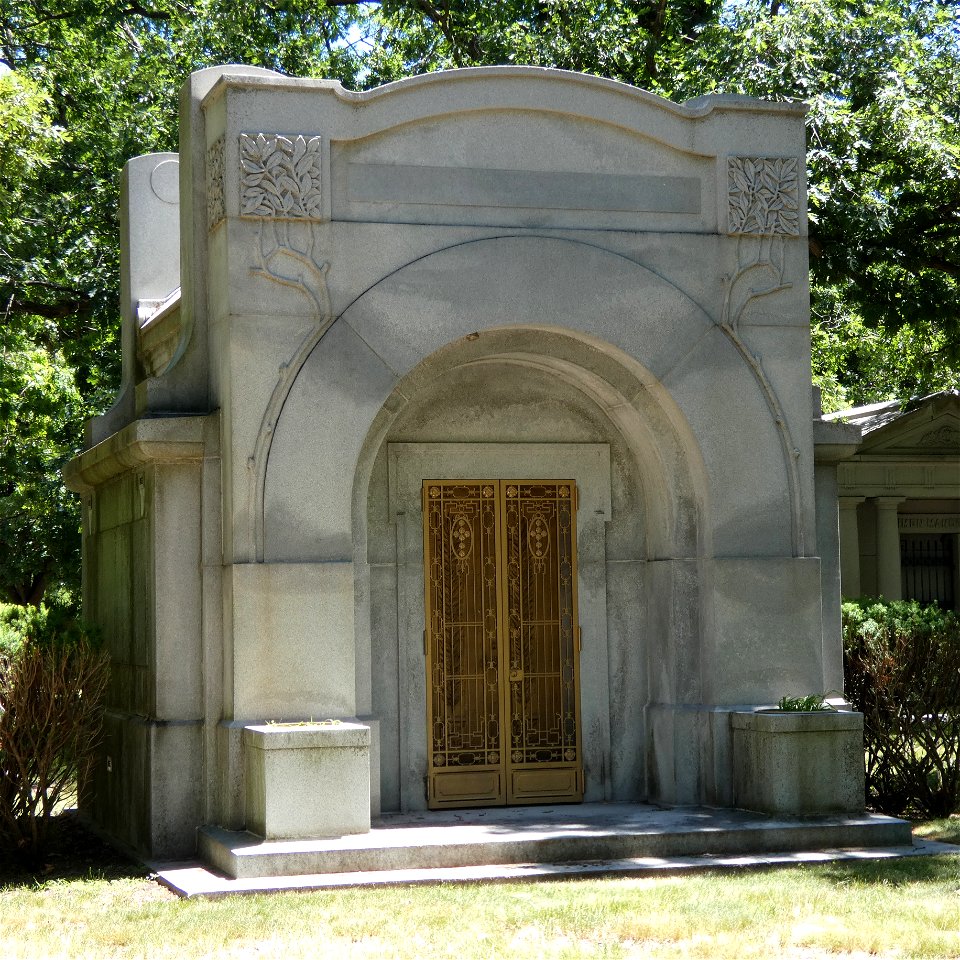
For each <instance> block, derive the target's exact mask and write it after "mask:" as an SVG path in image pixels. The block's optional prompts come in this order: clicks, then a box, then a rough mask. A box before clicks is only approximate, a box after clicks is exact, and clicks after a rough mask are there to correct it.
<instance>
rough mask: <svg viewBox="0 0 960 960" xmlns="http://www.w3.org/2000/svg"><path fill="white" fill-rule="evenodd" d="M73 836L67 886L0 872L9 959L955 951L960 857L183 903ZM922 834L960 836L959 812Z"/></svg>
mask: <svg viewBox="0 0 960 960" xmlns="http://www.w3.org/2000/svg"><path fill="white" fill-rule="evenodd" d="M70 823H71V821H70V820H69V818H68V819H67V820H66V825H68V826H69V825H70ZM72 830H73V832H71V833H69V834H68V835H67V838H68V839H70V840H71V844H70V846H69V849H70V850H71V851H72V859H70V858H69V857H65V858H64V860H63V861H62V862H60V861H56V860H54V861H53V862H51V864H49V867H50V869H51V870H52V871H53V872H54V873H55V875H59V876H60V877H61V879H57V880H52V879H47V880H44V879H42V878H40V879H39V880H38V879H31V878H24V877H18V876H14V875H12V874H9V873H8V874H7V875H6V877H5V878H4V876H3V874H2V870H0V958H3V960H36V958H38V957H42V958H44V960H59V958H69V960H134V958H135V960H207V958H217V960H223V958H227V960H272V958H276V960H316V958H327V957H334V958H340V957H344V958H350V960H352V958H358V960H361V958H362V960H368V958H369V960H374V958H376V960H380V958H387V960H389V958H395V960H414V958H415V960H425V958H430V960H433V958H455V960H475V958H476V960H486V958H496V960H503V958H514V957H516V958H531V960H534V958H535V960H541V958H544V960H553V958H568V957H604V958H635V957H651V958H663V960H674V958H681V957H682V958H688V960H689V958H727V957H729V958H737V960H751V958H764V960H770V958H774V960H775V958H781V960H814V958H816V960H821V958H831V960H865V958H867V957H869V958H872V960H876V958H890V960H893V958H897V960H901V958H923V960H936V958H956V957H958V956H960V851H958V854H957V855H953V856H937V857H914V858H910V859H903V860H896V861H887V862H865V863H843V864H832V865H829V864H828V865H820V866H813V867H798V868H791V869H782V870H772V871H765V872H764V871H753V872H751V871H742V872H737V873H730V872H716V873H704V874H697V875H688V876H683V877H643V878H631V879H608V880H571V881H563V882H549V883H526V884H502V885H497V884H486V885H485V884H472V885H449V886H436V887H407V888H389V889H360V890H340V891H335V892H317V893H302V894H278V895H266V896H238V897H226V898H223V899H219V900H180V899H178V898H177V897H176V896H175V895H174V894H172V893H170V892H169V891H168V890H166V889H165V888H163V887H161V886H160V885H159V884H157V883H155V882H154V881H152V880H150V879H149V878H147V877H145V876H144V875H143V874H142V873H141V872H140V871H138V869H137V868H136V867H134V866H132V865H131V864H129V863H126V862H124V861H122V860H119V859H118V858H117V857H116V856H115V855H113V854H111V853H110V851H108V850H105V849H104V848H103V847H102V846H100V845H98V844H96V843H95V842H94V841H93V839H92V838H90V837H89V835H86V834H84V832H82V831H79V829H78V828H77V826H76V824H75V823H74V824H73V828H72ZM917 833H918V834H923V835H925V836H930V837H933V838H938V839H951V838H953V839H955V840H958V841H960V818H947V819H945V820H942V821H932V822H930V823H929V824H926V825H924V826H923V827H922V828H920V829H918V830H917ZM85 838H86V839H85ZM85 842H86V846H84V843H85ZM98 855H99V856H100V858H101V859H100V861H99V863H98V860H97V856H98Z"/></svg>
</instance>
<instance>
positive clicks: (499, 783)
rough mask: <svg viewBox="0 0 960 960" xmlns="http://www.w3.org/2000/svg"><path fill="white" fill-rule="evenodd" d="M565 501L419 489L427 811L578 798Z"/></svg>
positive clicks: (519, 484)
mask: <svg viewBox="0 0 960 960" xmlns="http://www.w3.org/2000/svg"><path fill="white" fill-rule="evenodd" d="M576 496H577V495H576V486H575V484H574V483H573V481H571V480H549V481H544V480H531V481H527V480H428V481H425V482H424V485H423V518H424V521H423V545H424V550H423V556H424V581H425V588H426V631H425V635H424V647H425V652H426V656H427V683H428V690H427V738H428V743H429V747H430V749H429V770H428V801H429V805H430V806H431V807H434V808H436V807H466V806H494V805H498V804H523V803H556V802H562V801H567V802H578V801H580V800H582V799H583V772H582V769H583V768H582V762H581V745H580V680H579V647H580V643H579V640H580V630H579V626H578V620H577V579H576V576H577V564H576V560H577V551H576V513H575V512H576Z"/></svg>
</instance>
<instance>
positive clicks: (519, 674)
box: [510, 670, 523, 683]
mask: <svg viewBox="0 0 960 960" xmlns="http://www.w3.org/2000/svg"><path fill="white" fill-rule="evenodd" d="M522 679H523V671H522V670H511V671H510V682H511V683H519V682H520V681H521V680H522Z"/></svg>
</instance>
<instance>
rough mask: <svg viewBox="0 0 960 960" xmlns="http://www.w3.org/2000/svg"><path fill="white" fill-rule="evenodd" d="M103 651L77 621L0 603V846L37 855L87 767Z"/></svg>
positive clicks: (104, 671) (103, 672)
mask: <svg viewBox="0 0 960 960" xmlns="http://www.w3.org/2000/svg"><path fill="white" fill-rule="evenodd" d="M107 675H108V658H107V654H106V652H105V651H103V650H101V649H100V648H99V644H98V643H97V639H96V637H95V636H94V635H93V634H92V633H91V631H90V630H89V629H88V628H84V627H82V626H81V625H79V624H77V623H76V621H73V620H69V619H67V618H64V617H62V616H58V615H57V614H56V612H55V611H47V610H45V609H43V608H39V609H37V608H32V609H23V608H21V609H20V610H17V609H16V608H13V609H12V610H11V608H9V607H6V608H5V609H0V848H3V849H6V850H8V852H13V853H16V854H19V856H20V857H22V858H24V859H31V858H36V857H38V856H40V855H41V854H42V853H43V851H44V849H45V847H46V845H47V843H48V842H49V839H50V826H51V816H52V814H53V812H54V810H55V808H56V807H57V805H58V803H60V802H62V801H63V800H65V799H67V798H68V796H69V794H70V791H72V789H73V787H74V785H75V784H76V783H78V782H82V781H83V780H84V778H86V777H87V776H88V774H89V773H90V768H91V765H92V763H93V759H94V751H95V749H96V747H97V744H98V741H99V737H100V734H101V729H102V719H103V695H104V692H105V689H106V684H107Z"/></svg>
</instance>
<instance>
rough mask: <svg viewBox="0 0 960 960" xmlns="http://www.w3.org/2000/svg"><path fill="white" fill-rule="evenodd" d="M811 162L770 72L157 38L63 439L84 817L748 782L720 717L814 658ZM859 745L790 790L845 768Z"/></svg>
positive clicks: (824, 525)
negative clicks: (72, 528) (175, 75)
mask: <svg viewBox="0 0 960 960" xmlns="http://www.w3.org/2000/svg"><path fill="white" fill-rule="evenodd" d="M804 173H805V163H804V107H803V106H802V105H800V104H791V103H767V102H760V101H757V100H753V99H749V98H743V97H731V96H713V97H703V98H700V99H697V100H693V101H690V102H688V103H684V104H681V105H677V104H674V103H670V102H667V101H665V100H663V99H660V98H658V97H656V96H653V95H651V94H649V93H645V92H643V91H641V90H637V89H634V88H632V87H629V86H625V85H623V84H619V83H614V82H611V81H607V80H603V79H599V78H597V77H590V76H581V75H577V74H571V73H564V72H560V71H554V70H545V69H534V68H512V67H496V68H484V69H472V70H463V71H454V72H450V73H439V74H433V75H429V76H422V77H416V78H413V79H410V80H404V81H401V82H399V83H395V84H390V85H388V86H385V87H381V88H379V89H375V90H371V91H369V92H365V93H354V92H350V91H347V90H345V89H344V88H343V87H341V86H340V85H339V84H338V83H336V82H333V81H327V80H302V79H294V78H289V77H285V76H280V75H277V74H274V73H271V72H268V71H264V70H259V69H251V68H246V67H223V68H216V69H211V70H205V71H202V72H200V73H197V74H195V75H193V76H192V77H191V78H190V80H189V82H188V83H187V85H186V87H185V89H184V93H183V97H182V106H181V115H180V152H179V154H158V155H152V156H144V157H138V158H136V159H133V160H131V161H130V162H129V163H128V164H127V166H126V168H125V170H124V173H123V181H122V189H123V200H122V244H123V248H122V273H123V289H122V310H123V337H122V341H123V384H122V389H121V392H120V395H119V397H118V399H117V402H116V405H115V406H114V407H113V408H112V409H111V410H110V411H109V412H108V413H106V414H105V415H104V416H103V417H100V418H98V419H96V420H94V421H92V422H91V423H90V425H89V435H88V437H87V449H86V450H85V452H84V453H82V454H81V455H80V456H79V457H78V458H77V459H76V460H74V461H73V462H72V464H71V465H70V466H69V467H68V469H67V477H68V481H69V483H70V484H71V486H72V487H73V488H74V489H76V490H78V491H80V492H81V494H82V496H83V502H84V578H85V579H84V603H85V606H86V612H87V616H88V617H90V618H91V619H93V620H95V621H96V622H97V623H99V624H100V625H101V627H102V628H103V631H104V634H105V636H106V638H107V641H108V643H109V646H110V651H111V655H112V659H113V673H112V683H111V687H110V694H109V705H108V713H107V721H106V733H105V739H104V742H103V745H102V748H101V756H100V759H99V762H98V766H97V771H96V775H95V778H94V781H93V782H92V783H91V784H90V785H89V788H88V790H87V793H86V796H85V798H84V803H85V805H86V807H87V809H88V810H89V811H90V812H91V814H92V816H93V817H94V818H95V820H96V821H97V822H99V823H100V824H101V825H102V826H103V827H104V828H105V829H107V830H109V831H111V832H112V833H114V834H115V835H117V836H119V837H121V838H122V839H124V840H125V841H126V842H128V843H129V844H131V845H133V846H134V847H136V848H138V849H139V850H141V851H144V852H146V853H148V854H152V855H154V856H180V855H184V854H189V853H191V852H192V851H193V850H194V849H195V845H196V837H197V831H198V828H203V827H206V826H217V825H219V826H223V827H228V828H231V829H243V828H246V829H248V830H250V831H252V832H253V833H256V834H259V835H260V836H263V837H311V836H322V835H330V834H349V833H355V832H360V831H364V830H366V829H368V828H369V824H370V819H371V816H373V817H376V816H377V815H378V814H379V813H380V812H381V811H396V810H412V811H415V810H428V809H440V808H444V807H461V806H497V805H514V804H542V803H550V804H559V803H574V804H575V803H577V802H579V801H582V800H587V801H614V800H652V801H656V802H658V803H663V804H711V805H718V806H721V807H722V806H734V805H737V804H741V805H743V804H744V803H747V805H749V804H750V803H753V802H754V801H753V800H749V799H748V798H747V797H746V795H745V794H743V793H742V791H741V787H738V780H737V777H736V776H735V767H736V765H737V764H736V757H735V754H736V742H735V741H736V734H737V730H739V729H742V727H743V724H737V723H735V722H734V718H735V717H736V716H738V715H742V714H744V713H748V714H749V713H751V712H752V711H754V710H756V709H757V708H759V707H762V706H765V705H766V706H768V705H771V704H775V703H776V702H777V701H778V700H779V698H780V697H782V696H784V695H790V696H800V695H807V694H819V693H823V692H825V691H834V692H837V691H840V689H841V688H842V685H843V677H842V664H841V651H840V639H839V577H838V547H837V497H836V476H835V473H836V468H835V465H836V462H837V460H838V459H840V458H841V457H843V456H848V455H850V454H851V453H852V452H853V451H854V449H855V444H856V442H857V440H858V438H859V431H858V430H857V429H856V428H854V427H849V426H844V425H842V424H831V423H826V422H823V421H821V420H820V419H819V410H818V409H815V407H814V402H813V400H812V398H811V386H810V333H809V308H808V295H809V287H808V265H807V222H806V193H805V180H804ZM847 726H849V724H847ZM827 740H828V741H830V736H828V737H827ZM831 742H832V741H831ZM858 749H859V747H858V746H857V745H856V744H855V746H854V750H853V753H852V755H848V754H849V751H848V754H844V753H843V751H836V752H834V753H830V752H829V751H827V753H825V754H824V756H825V757H826V759H825V760H824V763H825V764H826V766H825V767H824V768H823V769H824V770H825V771H826V773H825V775H824V776H823V777H822V778H820V779H819V780H818V782H814V783H807V784H805V785H804V789H805V790H808V791H809V794H808V796H807V799H806V801H805V806H803V808H802V810H803V812H814V813H816V812H825V811H831V810H836V809H845V810H856V809H857V808H858V805H859V809H861V810H862V763H861V761H862V754H861V755H860V756H859V757H858V756H857V751H858ZM858 767H859V777H860V780H859V781H858V780H857V775H858V773H857V770H858ZM837 784H840V785H841V789H840V790H839V791H838V789H837ZM858 792H859V794H858ZM840 794H842V795H843V796H842V797H841V799H840V800H839V801H838V799H837V797H838V796H839V795H840ZM751 796H752V794H751ZM838 804H839V806H838Z"/></svg>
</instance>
